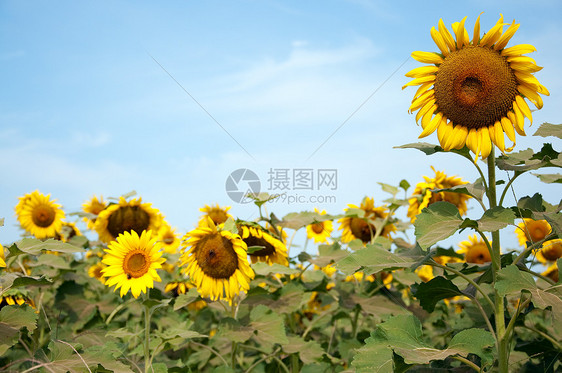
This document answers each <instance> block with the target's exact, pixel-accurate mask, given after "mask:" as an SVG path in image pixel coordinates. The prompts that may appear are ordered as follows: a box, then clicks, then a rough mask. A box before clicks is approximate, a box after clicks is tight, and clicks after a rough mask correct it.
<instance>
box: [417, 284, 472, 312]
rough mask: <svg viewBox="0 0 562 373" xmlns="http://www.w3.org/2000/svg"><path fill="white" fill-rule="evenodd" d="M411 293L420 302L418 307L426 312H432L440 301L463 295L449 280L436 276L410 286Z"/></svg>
mask: <svg viewBox="0 0 562 373" xmlns="http://www.w3.org/2000/svg"><path fill="white" fill-rule="evenodd" d="M412 292H413V294H414V296H415V297H416V298H418V299H419V300H420V305H421V306H422V308H423V309H424V310H426V311H427V312H433V310H434V309H435V305H436V304H437V302H439V301H440V300H442V299H447V298H452V297H454V296H457V295H464V294H463V293H462V291H460V289H459V288H458V287H457V286H456V285H455V284H453V282H451V281H450V280H447V279H446V278H444V277H441V276H437V277H434V278H432V279H431V280H430V281H428V282H422V283H421V284H419V285H417V286H416V285H413V286H412Z"/></svg>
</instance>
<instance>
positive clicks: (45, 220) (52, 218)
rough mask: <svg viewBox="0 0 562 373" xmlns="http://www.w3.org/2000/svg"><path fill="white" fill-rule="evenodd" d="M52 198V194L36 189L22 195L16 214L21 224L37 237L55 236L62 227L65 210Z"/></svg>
mask: <svg viewBox="0 0 562 373" xmlns="http://www.w3.org/2000/svg"><path fill="white" fill-rule="evenodd" d="M55 201H56V200H52V201H51V200H50V194H47V195H44V194H42V193H39V191H37V190H36V191H34V192H33V193H29V194H26V195H24V196H23V197H20V202H19V203H18V204H17V205H16V215H17V217H18V221H19V222H20V224H21V226H22V227H23V228H24V229H25V230H26V231H28V232H29V233H31V234H32V235H33V236H35V237H36V238H39V239H41V238H48V237H55V235H56V233H57V232H58V231H60V229H61V227H62V220H63V219H64V211H63V210H62V209H61V205H59V204H56V203H55Z"/></svg>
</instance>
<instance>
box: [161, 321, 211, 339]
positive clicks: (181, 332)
mask: <svg viewBox="0 0 562 373" xmlns="http://www.w3.org/2000/svg"><path fill="white" fill-rule="evenodd" d="M154 334H155V335H157V336H159V337H160V338H162V339H163V340H168V339H173V338H177V337H179V338H182V339H184V340H185V339H192V338H208V336H207V335H205V334H201V333H198V332H196V331H195V330H187V325H185V323H184V325H183V326H182V325H178V326H176V327H171V328H165V329H164V330H163V331H162V332H154Z"/></svg>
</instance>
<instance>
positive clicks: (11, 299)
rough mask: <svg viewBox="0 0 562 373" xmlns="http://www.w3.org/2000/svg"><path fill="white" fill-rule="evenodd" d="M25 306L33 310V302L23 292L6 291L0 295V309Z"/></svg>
mask: <svg viewBox="0 0 562 373" xmlns="http://www.w3.org/2000/svg"><path fill="white" fill-rule="evenodd" d="M23 304H27V305H28V306H30V307H31V308H34V309H35V302H33V299H31V298H30V297H29V296H28V295H27V294H26V293H25V291H20V290H16V289H13V290H7V291H5V292H4V293H2V295H0V309H2V308H4V306H16V305H17V306H21V305H23Z"/></svg>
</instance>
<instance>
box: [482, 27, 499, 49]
mask: <svg viewBox="0 0 562 373" xmlns="http://www.w3.org/2000/svg"><path fill="white" fill-rule="evenodd" d="M503 25H504V24H503V23H497V24H496V25H495V26H494V27H492V28H491V29H490V31H488V32H487V33H486V34H485V35H484V36H483V37H482V40H480V45H481V46H483V47H490V46H492V45H494V43H495V42H496V41H498V39H499V38H500V37H501V29H502V27H503Z"/></svg>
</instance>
